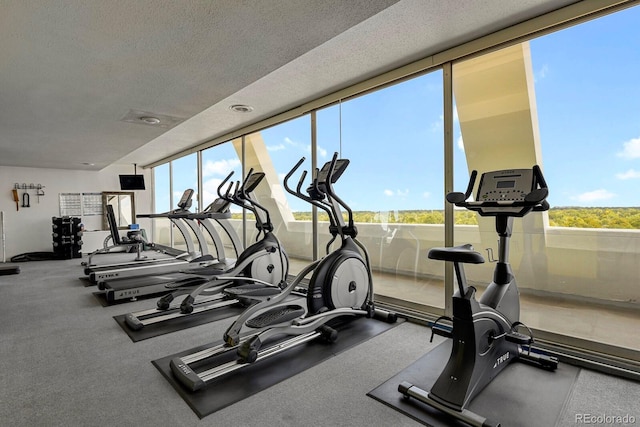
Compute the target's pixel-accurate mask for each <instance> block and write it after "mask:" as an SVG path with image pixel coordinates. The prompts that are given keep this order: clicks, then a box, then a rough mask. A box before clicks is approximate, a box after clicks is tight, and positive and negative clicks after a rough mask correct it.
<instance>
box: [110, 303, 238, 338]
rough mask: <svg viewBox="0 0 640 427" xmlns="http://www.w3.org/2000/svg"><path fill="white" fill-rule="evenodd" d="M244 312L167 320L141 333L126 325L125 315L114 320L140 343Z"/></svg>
mask: <svg viewBox="0 0 640 427" xmlns="http://www.w3.org/2000/svg"><path fill="white" fill-rule="evenodd" d="M244 310H246V308H245V307H242V306H240V305H237V306H227V307H221V308H217V309H215V310H210V311H205V312H201V313H196V314H191V315H189V316H184V317H177V318H175V319H171V320H167V321H164V322H159V323H154V324H151V325H146V326H145V327H144V328H142V329H140V330H139V331H133V330H131V329H130V328H129V327H128V326H127V325H126V324H125V321H124V317H125V315H124V314H122V315H119V316H113V318H114V319H115V321H116V322H118V325H120V327H121V328H122V329H123V330H124V331H125V332H126V333H127V335H129V338H131V341H133V342H138V341H142V340H146V339H148V338H153V337H157V336H160V335H164V334H169V333H171V332H176V331H180V330H182V329H188V328H193V327H194V326H199V325H204V324H205V323H210V322H215V321H216V320H222V319H227V318H230V317H235V316H239V315H240V313H242V312H243V311H244Z"/></svg>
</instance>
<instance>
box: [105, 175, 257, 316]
mask: <svg viewBox="0 0 640 427" xmlns="http://www.w3.org/2000/svg"><path fill="white" fill-rule="evenodd" d="M263 177H264V174H259V175H258V174H256V179H254V180H252V181H251V182H250V183H247V185H246V188H245V191H247V192H251V191H253V190H254V189H255V187H257V185H258V184H259V183H260V181H261V180H262V178H263ZM229 206H230V203H229V202H228V201H227V200H224V199H222V198H218V199H216V200H214V201H213V202H212V203H211V204H210V205H209V206H207V208H205V209H204V210H203V211H202V212H198V213H191V212H178V213H172V214H170V215H169V216H168V217H169V218H171V219H173V220H175V221H177V220H184V221H193V222H197V223H199V224H201V225H202V226H203V227H204V229H205V230H206V231H207V233H208V234H209V235H210V236H211V238H212V241H213V243H214V246H215V248H216V255H217V258H215V259H214V258H213V257H211V259H209V260H202V259H201V258H202V257H201V258H196V259H194V260H192V261H191V262H188V263H187V264H186V265H181V266H180V268H178V269H176V270H174V271H173V272H170V273H167V274H163V273H159V274H152V275H145V276H138V277H128V278H124V279H111V280H108V279H107V280H104V281H102V282H99V283H98V288H99V289H101V290H103V291H104V296H105V298H106V300H107V302H108V303H114V302H117V301H121V300H127V299H130V300H135V299H136V298H138V297H140V296H156V295H160V294H165V293H168V292H172V291H174V290H175V289H173V288H172V287H170V286H168V285H170V284H171V283H175V282H180V283H181V284H182V285H183V286H184V285H187V284H188V285H194V286H196V285H199V284H201V283H204V282H206V281H208V280H209V279H210V277H211V274H219V273H223V272H225V271H227V270H229V269H230V268H232V267H233V265H234V263H235V260H236V259H235V258H234V259H230V258H227V257H226V253H225V249H224V244H223V243H222V239H221V238H220V235H219V233H218V232H217V231H216V230H215V228H214V226H213V224H212V222H211V220H214V221H215V222H217V223H218V224H219V225H220V226H221V227H222V229H223V230H224V231H225V233H226V234H227V235H228V237H229V238H230V240H231V244H232V246H233V249H234V251H235V253H236V257H237V254H238V253H240V252H242V250H243V245H242V242H241V241H240V238H239V236H238V234H237V233H236V231H235V229H234V228H233V226H232V225H231V223H230V222H229V219H230V218H231V212H230V211H229ZM203 242H204V244H205V245H206V241H204V240H203ZM203 267H206V270H205V271H206V272H207V273H208V274H207V275H203V274H198V271H199V270H198V269H200V268H203ZM192 270H193V271H192ZM194 273H195V274H194Z"/></svg>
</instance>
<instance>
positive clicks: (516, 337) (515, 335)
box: [504, 332, 533, 345]
mask: <svg viewBox="0 0 640 427" xmlns="http://www.w3.org/2000/svg"><path fill="white" fill-rule="evenodd" d="M504 338H505V339H506V340H507V341H509V342H512V343H516V344H520V345H529V344H531V343H532V342H533V338H531V337H530V336H528V335H525V334H521V333H520V332H511V333H509V334H507V335H505V337H504Z"/></svg>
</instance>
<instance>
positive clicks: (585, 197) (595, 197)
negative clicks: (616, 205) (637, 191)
mask: <svg viewBox="0 0 640 427" xmlns="http://www.w3.org/2000/svg"><path fill="white" fill-rule="evenodd" d="M614 196H615V194H614V193H612V192H610V191H608V190H605V189H599V190H593V191H587V192H586V193H582V194H578V195H577V196H573V197H571V200H577V201H578V202H586V203H588V202H597V201H600V200H608V199H611V198H613V197H614Z"/></svg>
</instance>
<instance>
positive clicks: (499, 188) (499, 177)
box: [476, 169, 535, 202]
mask: <svg viewBox="0 0 640 427" xmlns="http://www.w3.org/2000/svg"><path fill="white" fill-rule="evenodd" d="M534 183H535V181H534V177H533V170H532V169H509V170H502V171H494V172H485V173H483V174H482V178H481V179H480V184H479V185H478V197H477V198H476V200H477V201H478V202H516V201H524V198H525V196H526V195H527V194H528V193H530V192H531V190H533V189H534V188H533V187H534Z"/></svg>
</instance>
